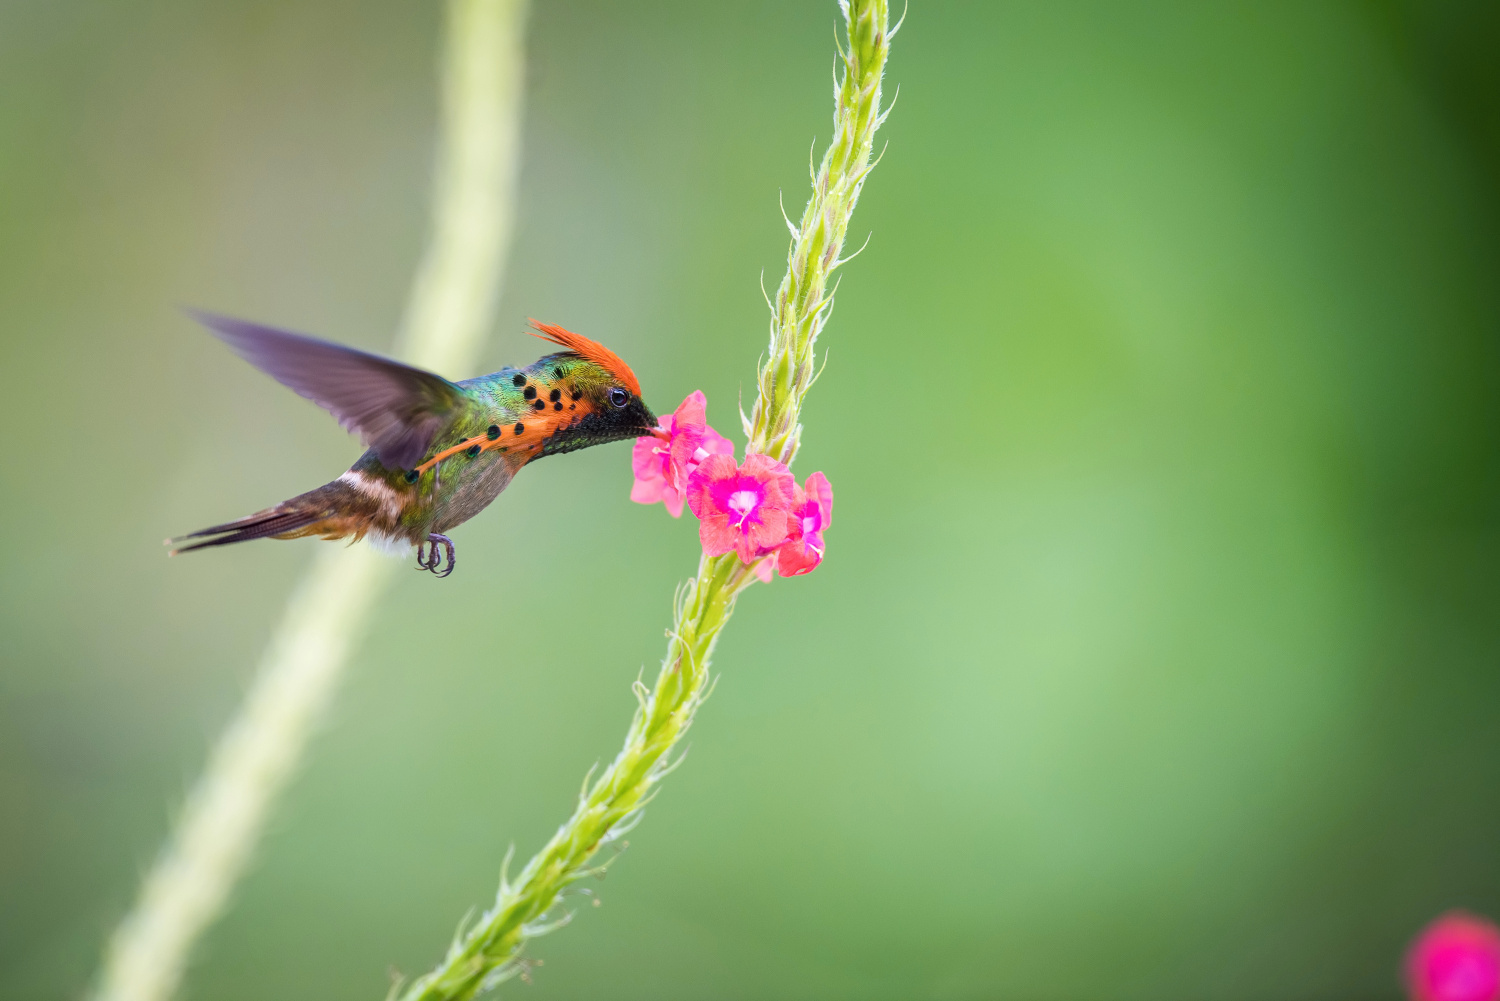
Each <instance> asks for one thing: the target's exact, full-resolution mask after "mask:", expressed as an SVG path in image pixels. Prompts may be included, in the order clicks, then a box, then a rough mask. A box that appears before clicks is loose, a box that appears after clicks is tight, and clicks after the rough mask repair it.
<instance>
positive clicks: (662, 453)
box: [630, 391, 734, 518]
mask: <svg viewBox="0 0 1500 1001" xmlns="http://www.w3.org/2000/svg"><path fill="white" fill-rule="evenodd" d="M707 411H708V400H707V398H706V397H704V395H703V394H702V393H701V392H698V391H694V392H693V393H691V394H689V396H688V398H687V399H685V400H683V401H682V405H681V406H679V407H678V408H677V410H676V411H675V412H674V413H671V414H669V415H667V416H666V417H663V418H662V419H661V422H660V423H661V431H660V432H659V433H658V434H657V435H656V436H655V437H652V438H637V439H636V440H635V449H634V450H633V451H632V452H631V456H630V464H631V467H632V469H633V470H634V472H635V483H634V484H633V485H632V486H631V488H630V499H631V500H633V501H635V502H636V503H637V504H655V503H656V502H657V501H661V502H662V503H663V504H665V505H666V508H667V513H668V514H670V515H671V516H672V517H674V518H680V517H682V502H683V498H684V496H685V493H686V490H687V481H688V477H689V476H691V475H692V474H693V470H695V469H697V468H698V465H699V463H701V462H702V461H703V460H704V459H706V458H708V457H709V456H710V455H733V454H734V444H733V443H732V442H730V440H729V439H728V438H725V437H724V436H723V435H721V434H719V432H717V431H715V430H714V429H713V428H711V427H709V426H708V420H707Z"/></svg>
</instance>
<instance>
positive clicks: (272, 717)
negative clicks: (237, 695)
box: [94, 0, 526, 1001]
mask: <svg viewBox="0 0 1500 1001" xmlns="http://www.w3.org/2000/svg"><path fill="white" fill-rule="evenodd" d="M525 13H526V3H525V0H450V3H449V5H448V9H447V27H446V32H445V42H444V49H445V55H444V60H443V67H444V77H443V126H444V129H443V133H442V135H443V139H442V142H443V144H444V145H443V148H442V149H441V151H440V160H439V164H438V173H437V189H436V193H435V200H434V217H433V226H432V234H431V238H430V241H429V244H428V247H427V250H426V253H425V255H424V257H423V261H422V264H421V268H420V270H419V272H418V275H417V278H416V281H415V284H414V287H413V289H412V294H411V299H410V302H409V305H408V309H407V313H406V316H405V319H404V322H403V326H402V331H401V334H400V338H399V345H400V350H401V352H402V353H403V354H404V355H405V356H406V357H407V358H409V359H410V360H412V361H413V362H414V363H416V364H419V365H422V366H424V367H427V368H434V369H437V370H438V371H440V372H446V373H449V374H453V375H460V374H463V373H464V372H465V371H466V370H467V369H469V368H470V367H471V366H472V364H473V362H474V359H475V357H476V356H477V354H478V352H479V347H480V344H481V340H482V337H483V335H484V333H485V332H486V331H487V330H488V328H489V326H490V323H491V320H492V318H493V312H494V303H495V301H496V299H497V298H498V293H499V287H500V277H501V273H502V270H503V266H504V258H505V252H506V248H507V247H508V246H509V243H510V230H511V222H512V218H513V214H514V213H513V209H512V206H513V204H514V201H515V199H514V188H515V177H516V165H517V161H518V153H519V144H520V118H521V96H522V80H523V74H522V59H523V54H524V49H523V46H522V31H523V27H524V22H525ZM398 565H399V564H397V563H395V562H394V561H392V560H390V559H387V558H385V557H382V556H380V555H378V554H375V553H374V552H372V551H371V550H370V549H369V548H368V547H363V546H361V547H355V548H352V549H345V548H342V547H334V546H327V547H324V548H323V549H322V550H321V551H320V552H319V554H318V556H317V558H316V559H315V561H314V563H313V566H312V569H311V570H310V571H309V573H308V575H307V577H306V578H305V579H304V581H303V582H302V584H301V586H300V587H298V589H297V591H296V592H295V593H294V594H293V596H292V599H291V601H290V603H289V604H288V606H287V611H286V614H285V616H284V617H283V619H282V621H281V624H280V625H279V626H278V627H277V629H276V632H275V633H274V635H273V636H272V639H271V643H270V646H269V647H268V648H267V650H266V653H265V655H264V657H263V659H262V661H261V664H260V667H259V669H258V670H257V672H256V676H255V680H254V681H253V682H252V684H251V687H250V691H249V693H248V694H247V695H246V697H245V701H244V703H243V704H242V705H241V707H240V709H239V711H238V712H237V714H236V715H235V717H234V719H233V720H232V721H231V722H230V724H229V726H228V727H227V728H226V729H225V731H224V733H223V735H222V736H221V737H220V738H219V741H218V743H217V744H216V745H215V747H214V750H213V753H212V755H211V756H210V758H209V762H208V765H207V767H206V768H205V770H204V773H203V774H202V776H200V777H199V779H198V781H197V782H196V783H195V784H194V787H193V789H192V791H191V792H190V793H189V795H188V798H187V802H186V803H185V804H184V806H183V810H182V814H181V816H180V817H179V818H178V820H177V823H176V824H175V826H174V828H173V831H172V834H171V837H170V839H169V841H168V843H167V844H166V846H165V847H164V848H163V850H162V853H161V855H160V856H159V857H158V859H157V861H156V863H155V865H154V866H153V867H152V869H151V871H150V872H149V873H148V874H147V876H146V878H145V880H144V881H143V883H142V885H141V890H140V895H139V897H138V899H137V900H136V903H135V906H134V908H133V909H132V910H131V912H130V914H129V915H127V916H126V918H125V920H124V921H123V922H121V924H120V926H119V928H118V929H117V930H116V931H115V934H114V936H113V937H112V938H111V939H110V943H109V948H108V951H107V953H106V955H105V960H104V967H103V969H102V970H101V972H100V977H99V982H98V987H97V989H96V991H95V994H94V997H95V998H96V999H97V1001H165V999H166V998H169V997H170V996H171V995H172V994H173V992H174V991H175V990H176V988H177V986H178V984H179V983H180V982H181V980H182V976H183V971H184V969H185V967H186V965H187V961H188V957H189V955H190V954H191V951H192V948H193V944H194V943H195V942H196V941H197V940H198V938H199V936H201V935H202V933H203V931H204V930H205V929H206V928H207V927H208V926H209V925H210V924H211V923H212V922H213V921H214V920H215V918H217V917H218V915H219V914H220V913H221V912H222V910H223V908H224V904H225V901H226V900H227V899H228V897H229V893H230V891H231V890H232V889H233V887H234V884H235V883H236V882H237V881H238V879H239V877H240V875H241V874H242V873H243V872H244V869H245V865H246V863H247V861H248V860H249V858H250V856H251V854H252V852H253V850H254V848H255V845H256V843H257V842H258V841H259V839H260V835H261V832H262V831H263V829H264V827H265V820H266V817H267V815H268V813H269V811H270V810H271V808H272V806H273V805H274V804H275V801H276V798H277V796H278V795H279V793H280V792H281V790H282V788H283V787H284V786H285V784H286V782H287V779H288V778H289V777H290V775H291V773H292V772H293V770H294V769H295V768H296V765H297V762H298V761H299V760H300V759H301V757H302V753H303V751H304V749H305V747H306V744H307V740H308V735H309V734H310V732H311V730H312V728H313V727H314V726H315V725H316V723H317V720H318V719H319V718H320V717H321V716H322V714H323V711H324V710H325V708H326V707H327V704H328V701H329V699H330V698H331V697H332V695H333V692H334V691H335V689H336V687H337V684H338V680H339V676H340V674H341V673H342V670H343V666H344V664H345V662H346V661H347V660H348V656H349V653H350V651H351V649H352V648H353V647H354V646H355V645H356V644H357V643H358V642H359V638H360V637H361V636H362V635H363V633H364V629H365V624H366V623H367V622H368V621H369V617H370V612H371V610H372V608H373V606H374V604H375V602H376V601H377V600H378V599H379V597H380V595H381V594H382V593H383V591H384V590H385V588H386V585H387V584H388V583H389V582H390V580H391V578H392V576H393V574H394V572H395V568H396V567H397V566H398Z"/></svg>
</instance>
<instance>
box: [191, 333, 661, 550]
mask: <svg viewBox="0 0 1500 1001" xmlns="http://www.w3.org/2000/svg"><path fill="white" fill-rule="evenodd" d="M190 314H191V315H192V316H193V318H194V319H196V320H198V322H200V323H202V324H203V325H204V326H206V327H207V328H208V329H209V330H210V331H212V332H213V333H214V335H215V336H217V337H218V338H219V339H220V340H222V341H224V343H226V344H228V345H229V347H230V348H232V349H233V350H234V351H235V352H236V353H237V354H239V355H240V357H242V358H244V359H245V360H246V361H248V362H249V363H250V364H252V365H254V366H255V367H256V368H258V369H260V370H261V371H263V372H265V373H266V374H267V375H269V376H271V377H272V378H273V379H275V380H277V381H278V382H280V383H281V384H282V385H284V386H287V387H288V388H290V389H292V390H293V391H295V392H297V393H298V394H300V395H302V396H305V397H307V398H308V399H310V400H312V401H313V402H314V403H316V404H318V405H319V406H320V407H322V408H323V409H325V410H327V411H328V412H329V413H331V414H333V416H334V417H336V418H338V421H339V423H340V424H342V425H343V426H344V427H345V428H346V429H347V430H350V431H356V432H358V433H359V435H360V438H361V439H362V440H363V441H364V443H365V445H367V446H368V447H369V451H367V452H365V454H364V455H362V456H360V457H359V461H358V462H356V463H355V464H354V465H353V466H351V467H349V471H348V472H346V473H344V474H343V475H342V476H340V477H339V478H338V479H336V480H334V481H333V482H332V483H327V484H324V485H323V486H321V487H318V488H317V489H316V490H310V491H308V492H307V493H305V494H300V495H298V496H296V497H293V498H292V499H291V500H285V501H282V502H281V503H280V504H277V505H276V506H275V507H272V508H267V509H266V510H264V511H259V512H256V513H255V514H252V515H250V516H248V517H245V518H241V519H239V520H238V521H230V522H225V523H224V524H222V525H214V526H213V527H212V528H205V529H203V530H202V531H201V532H193V533H192V534H190V535H184V536H181V537H179V538H176V539H168V540H167V544H168V545H176V544H177V543H181V542H186V541H188V540H192V539H202V540H204V541H201V542H194V543H192V544H191V545H186V546H179V547H178V548H175V549H173V550H172V551H171V555H176V554H177V553H185V552H189V551H191V550H194V549H204V548H206V547H208V546H224V545H228V544H229V543H231V542H248V541H250V540H251V539H267V538H269V539H296V538H301V537H302V536H306V535H316V536H319V537H320V538H324V539H343V538H350V537H352V538H353V539H354V540H356V541H357V540H359V539H362V538H364V537H365V536H367V535H368V536H370V537H371V539H372V541H375V542H377V543H381V544H384V545H388V546H397V547H405V546H408V545H414V546H416V548H417V567H418V569H422V570H430V571H432V572H433V573H434V574H437V575H438V576H439V577H446V576H448V575H449V574H450V573H452V572H453V567H454V563H455V560H454V551H453V540H452V539H450V538H448V536H446V535H444V534H443V533H444V532H447V531H448V530H449V529H451V528H453V527H454V526H455V525H461V524H463V523H464V522H466V521H468V520H469V519H470V518H472V517H474V516H475V515H476V514H478V513H479V512H480V511H482V510H484V509H485V508H486V507H488V506H489V503H490V502H491V501H493V500H494V499H495V498H496V497H498V496H499V495H500V491H502V490H504V489H505V488H506V486H507V485H509V483H510V481H511V478H512V477H514V476H515V475H516V473H517V472H519V471H520V469H521V467H522V466H524V465H526V464H527V463H528V462H531V461H533V460H535V459H540V458H542V457H543V456H547V455H558V454H560V453H562V452H572V451H574V450H575V449H580V448H588V447H589V446H590V445H601V444H604V443H605V442H610V441H619V440H622V439H625V438H640V437H645V436H648V435H653V434H659V433H660V432H659V431H658V430H657V426H656V423H657V422H656V417H655V415H653V414H652V413H651V410H650V408H649V407H647V406H646V404H645V402H644V401H642V399H641V387H640V383H638V382H637V381H636V378H635V373H633V372H631V371H630V366H628V365H626V364H625V363H624V362H623V361H621V360H620V357H619V356H618V355H616V354H615V353H614V352H613V351H611V350H609V349H608V348H606V347H604V346H603V345H601V344H597V343H595V342H594V341H591V340H589V339H588V338H587V337H583V336H581V335H579V334H575V333H572V332H571V331H567V330H564V329H563V328H561V327H556V326H553V325H551V324H547V323H538V322H536V321H535V320H533V321H531V325H532V327H533V328H535V331H536V332H535V334H534V336H537V337H540V338H542V339H543V340H547V341H551V342H552V343H553V344H556V345H558V346H560V347H562V348H563V349H564V350H562V351H559V352H556V353H554V354H549V355H545V356H543V357H542V358H540V359H538V360H537V361H536V362H534V363H532V364H531V365H529V366H527V367H526V368H502V369H501V370H500V371H498V372H493V373H491V374H489V375H481V376H479V377H477V378H474V379H465V380H463V381H462V382H449V381H448V380H447V379H444V378H443V377H442V376H440V375H434V374H433V373H431V372H427V371H423V370H422V369H419V368H413V367H412V366H410V365H403V364H402V363H400V362H397V361H392V360H391V359H389V358H382V357H380V356H379V355H373V354H368V353H366V352H364V351H356V350H355V349H353V348H347V347H344V346H342V345H340V344H332V343H329V342H328V341H321V340H317V339H316V338H312V337H305V336H303V335H301V334H294V333H289V332H287V331H284V330H275V329H273V328H271V327H263V326H260V325H259V324H255V323H248V322H246V321H244V320H235V319H231V318H229V317H226V316H217V315H215V314H213V313H204V312H198V311H196V310H194V311H190ZM439 546H441V547H442V552H439V549H438V547H439ZM444 557H446V564H445V563H444Z"/></svg>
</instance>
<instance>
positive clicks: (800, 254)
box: [745, 0, 901, 465]
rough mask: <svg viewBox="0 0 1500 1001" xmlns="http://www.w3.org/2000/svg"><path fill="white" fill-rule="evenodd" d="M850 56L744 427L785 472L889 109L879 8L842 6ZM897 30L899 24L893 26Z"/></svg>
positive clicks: (887, 34) (753, 445)
mask: <svg viewBox="0 0 1500 1001" xmlns="http://www.w3.org/2000/svg"><path fill="white" fill-rule="evenodd" d="M839 6H841V7H842V8H843V10H844V18H845V22H846V24H847V34H848V43H849V44H848V48H847V49H846V50H841V51H840V53H839V55H840V56H842V58H843V62H844V74H843V77H842V78H841V79H840V80H839V81H838V85H837V87H836V88H835V91H834V106H833V141H832V142H831V143H829V145H828V150H827V152H825V153H824V154H823V162H822V164H821V165H820V166H819V167H818V170H817V173H816V174H814V175H813V178H812V182H813V191H812V197H811V198H810V199H808V202H807V207H806V208H805V209H803V210H802V222H801V223H800V224H799V225H796V226H793V225H792V223H791V220H787V228H788V229H790V230H791V232H792V246H791V250H790V252H789V253H788V255H787V268H786V276H785V277H784V278H782V279H781V285H780V287H778V288H777V290H776V301H775V303H774V304H773V305H772V306H771V313H772V316H771V351H770V356H769V357H768V358H767V360H766V363H765V365H764V366H762V367H761V370H760V380H759V382H760V392H759V394H758V396H757V398H756V401H755V409H754V411H753V412H752V415H751V417H750V419H749V421H748V422H747V423H746V427H745V433H746V434H747V435H749V437H750V445H749V448H748V451H751V452H761V453H764V454H765V455H769V456H770V457H771V458H773V459H777V460H779V461H781V462H784V463H786V464H787V465H791V463H792V459H793V458H795V456H796V454H797V447H798V445H799V444H800V443H801V439H802V426H801V424H799V423H798V420H799V418H800V417H801V413H802V399H803V397H804V396H805V395H806V394H807V389H808V387H809V386H811V385H812V382H813V378H814V374H813V345H814V343H815V342H816V341H817V339H818V334H820V333H822V331H823V325H824V324H826V323H827V322H828V317H829V315H830V314H831V313H832V312H833V293H832V292H830V291H828V277H829V275H831V274H832V273H833V272H834V270H835V269H836V268H838V267H839V265H841V264H843V263H844V260H843V259H841V258H840V256H839V255H840V254H842V253H843V249H844V235H845V233H847V232H848V229H849V219H850V217H852V216H853V215H854V203H855V202H856V201H858V200H859V192H860V189H861V188H862V187H863V186H864V183H865V178H866V177H868V176H869V174H870V171H871V170H872V169H874V166H875V165H874V164H873V163H871V162H870V153H871V151H872V150H873V149H874V144H875V130H876V129H878V128H879V127H880V125H881V123H882V122H884V121H885V116H886V115H888V114H890V109H889V108H887V109H886V110H885V111H881V110H880V77H881V73H882V72H883V70H884V69H885V60H886V56H887V55H888V54H889V52H890V43H891V36H892V35H893V34H894V32H893V31H891V30H890V29H888V28H887V21H888V12H887V7H886V3H885V0H874V2H870V0H866V2H858V0H848V2H845V0H840V4H839ZM896 27H897V28H898V29H899V28H900V27H901V26H900V25H899V24H898V25H897V26H896Z"/></svg>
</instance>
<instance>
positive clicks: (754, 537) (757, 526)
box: [687, 455, 797, 563]
mask: <svg viewBox="0 0 1500 1001" xmlns="http://www.w3.org/2000/svg"><path fill="white" fill-rule="evenodd" d="M796 491H797V481H796V479H794V478H793V477H792V474H791V471H790V470H788V469H787V468H786V467H785V466H783V465H782V464H781V463H779V462H777V461H776V460H775V459H772V458H769V457H767V456H764V455H747V456H745V464H744V465H743V466H736V465H735V464H734V457H733V456H730V455H710V456H709V457H708V458H706V459H704V460H703V463H702V464H701V465H700V466H699V467H698V468H697V469H696V470H694V472H693V473H692V475H691V476H690V477H689V478H688V485H687V503H688V507H690V508H692V509H693V514H695V515H697V516H698V538H699V540H700V541H701V542H702V543H703V552H704V554H705V555H707V556H719V555H722V554H724V553H729V552H733V553H737V554H738V555H739V558H740V562H741V563H749V562H751V561H752V560H754V559H755V558H756V557H757V556H758V555H760V554H761V553H762V552H764V551H766V550H768V549H771V548H774V547H775V546H778V545H780V544H781V543H782V542H784V541H785V540H786V537H787V533H788V531H789V530H790V526H789V524H788V517H787V516H788V514H790V513H791V509H792V501H793V500H794V499H795V498H794V495H795V494H796Z"/></svg>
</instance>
